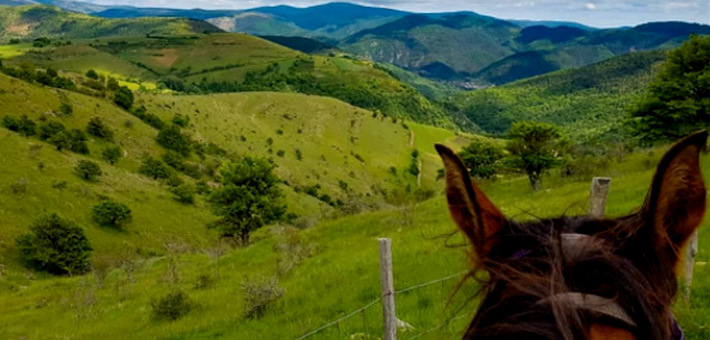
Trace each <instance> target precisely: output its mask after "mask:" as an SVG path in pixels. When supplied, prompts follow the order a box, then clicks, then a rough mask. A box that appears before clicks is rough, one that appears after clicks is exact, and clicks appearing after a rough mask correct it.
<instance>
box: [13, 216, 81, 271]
mask: <svg viewBox="0 0 710 340" xmlns="http://www.w3.org/2000/svg"><path fill="white" fill-rule="evenodd" d="M16 242H17V248H18V249H19V251H20V254H22V258H23V259H24V260H25V261H27V262H28V263H30V264H32V265H34V266H36V267H39V268H40V269H42V270H46V271H48V272H50V273H53V274H67V273H68V274H81V273H84V272H86V271H87V270H88V269H89V268H90V267H91V252H92V250H93V249H92V247H91V244H90V243H89V240H88V239H87V238H86V236H85V235H84V230H83V229H82V228H80V227H79V226H77V225H76V224H75V223H74V222H73V221H71V220H68V219H64V218H62V217H60V216H59V215H57V214H49V215H44V216H42V217H40V218H38V219H37V220H35V222H34V223H32V225H31V226H30V232H29V233H27V234H24V235H21V236H20V237H18V238H17V240H16Z"/></svg>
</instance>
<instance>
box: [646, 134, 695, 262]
mask: <svg viewBox="0 0 710 340" xmlns="http://www.w3.org/2000/svg"><path fill="white" fill-rule="evenodd" d="M707 138H708V133H707V132H706V131H702V132H698V133H695V134H693V135H691V136H689V137H687V138H685V139H684V140H682V141H680V142H678V143H677V144H676V145H674V146H673V147H672V148H671V149H670V150H669V151H668V152H667V153H666V155H665V156H663V159H662V160H661V163H660V164H659V165H658V169H657V170H656V175H655V176H654V178H653V183H652V185H651V189H650V190H649V192H648V195H647V196H646V201H645V202H644V205H643V209H642V214H644V216H645V217H646V218H647V221H649V222H650V223H652V225H653V228H654V232H655V235H656V236H657V237H656V243H657V244H656V246H657V247H660V248H666V247H668V246H671V247H672V248H673V250H675V251H676V252H677V251H678V250H679V249H680V248H682V247H683V245H684V244H685V242H686V241H687V240H688V239H689V238H690V236H691V235H692V234H693V232H694V231H695V229H696V228H697V227H698V226H699V225H700V223H701V222H702V220H703V216H704V215H705V196H706V190H705V183H704V181H703V176H702V173H701V172H700V153H701V151H703V150H704V149H705V144H706V143H707Z"/></svg>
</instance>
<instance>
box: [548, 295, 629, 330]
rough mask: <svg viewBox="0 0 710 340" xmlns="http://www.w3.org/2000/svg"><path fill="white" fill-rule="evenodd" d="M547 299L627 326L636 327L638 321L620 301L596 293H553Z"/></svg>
mask: <svg viewBox="0 0 710 340" xmlns="http://www.w3.org/2000/svg"><path fill="white" fill-rule="evenodd" d="M546 300H547V301H550V302H560V303H565V304H568V305H572V306H574V307H575V308H577V309H585V310H588V311H591V312H594V313H597V314H600V315H604V316H607V317H609V318H612V319H614V320H617V321H621V322H623V323H624V324H626V325H627V326H630V327H636V322H634V320H633V319H632V318H631V316H630V315H629V313H627V312H626V310H625V309H624V308H623V307H621V305H619V303H618V302H616V301H614V300H612V299H609V298H605V297H601V296H599V295H594V294H584V293H577V292H569V293H560V294H556V295H553V296H551V297H550V298H548V299H546Z"/></svg>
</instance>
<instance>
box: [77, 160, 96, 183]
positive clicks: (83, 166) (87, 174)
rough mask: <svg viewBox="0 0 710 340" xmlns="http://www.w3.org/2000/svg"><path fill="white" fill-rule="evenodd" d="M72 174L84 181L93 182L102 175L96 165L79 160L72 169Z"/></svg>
mask: <svg viewBox="0 0 710 340" xmlns="http://www.w3.org/2000/svg"><path fill="white" fill-rule="evenodd" d="M74 172H75V173H76V174H77V176H79V177H81V178H82V179H84V180H86V181H93V180H95V179H96V177H99V176H101V174H102V172H101V167H100V166H99V165H98V164H96V163H94V162H92V161H87V160H80V161H79V163H77V165H76V166H75V167H74Z"/></svg>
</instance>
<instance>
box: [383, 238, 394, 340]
mask: <svg viewBox="0 0 710 340" xmlns="http://www.w3.org/2000/svg"><path fill="white" fill-rule="evenodd" d="M379 243H380V282H381V283H382V314H383V316H384V332H385V336H384V340H397V316H396V314H395V308H394V278H393V276H392V240H390V239H388V238H381V239H379Z"/></svg>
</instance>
